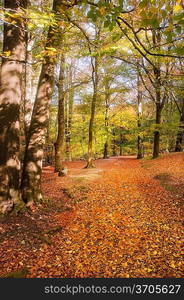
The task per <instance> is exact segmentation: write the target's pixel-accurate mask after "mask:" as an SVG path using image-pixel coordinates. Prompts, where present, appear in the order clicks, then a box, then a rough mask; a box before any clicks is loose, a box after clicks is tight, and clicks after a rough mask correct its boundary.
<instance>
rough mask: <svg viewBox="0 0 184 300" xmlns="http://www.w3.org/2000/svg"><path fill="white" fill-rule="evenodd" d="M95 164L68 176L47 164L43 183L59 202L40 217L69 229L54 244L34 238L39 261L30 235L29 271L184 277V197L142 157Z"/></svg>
mask: <svg viewBox="0 0 184 300" xmlns="http://www.w3.org/2000/svg"><path fill="white" fill-rule="evenodd" d="M95 164H96V168H94V169H90V170H86V169H83V167H84V165H85V163H84V162H72V163H69V164H68V165H69V175H68V176H67V177H62V178H61V177H60V178H58V177H57V176H56V174H53V168H51V167H48V168H45V170H44V175H43V188H44V191H45V195H46V196H47V197H52V198H53V199H54V206H53V207H52V206H51V207H50V210H49V212H47V210H46V208H45V210H43V211H42V215H40V217H39V218H38V217H34V216H33V217H32V219H34V220H35V222H39V226H41V227H43V228H44V226H50V227H52V226H55V225H61V226H62V228H63V229H62V231H61V232H58V233H56V234H54V235H53V236H52V237H51V238H52V245H47V244H39V243H38V244H37V245H35V244H34V240H33V241H32V240H31V241H30V243H32V250H33V251H32V254H31V256H32V260H31V259H30V257H29V259H28V253H29V246H28V245H27V242H26V237H24V240H25V245H24V247H25V248H26V247H27V248H26V249H27V250H26V249H24V255H23V256H22V258H20V259H21V261H22V265H24V264H25V262H26V264H27V265H28V268H29V272H30V273H29V275H28V277H162V278H163V277H182V276H183V272H182V258H181V243H182V241H181V235H182V228H183V227H182V221H181V220H182V216H181V202H180V200H181V199H180V200H179V199H178V200H177V201H176V197H175V195H173V194H172V193H171V192H170V191H168V190H166V189H165V188H164V187H163V186H162V185H161V184H160V181H159V180H158V179H154V178H153V176H151V175H150V173H149V172H148V170H147V169H146V168H143V166H142V162H141V161H139V160H136V158H134V157H117V158H110V159H107V160H97V161H96V162H95ZM158 168H159V164H158ZM61 199H64V200H61ZM61 203H62V205H61ZM47 209H48V208H47ZM35 214H38V212H36V213H35ZM36 220H37V221H36ZM38 220H39V221H38ZM37 226H38V224H37ZM19 251H20V249H19ZM26 251H27V252H26ZM26 253H27V254H26ZM17 255H19V254H18V250H17ZM27 260H28V262H27ZM16 266H18V265H16ZM14 268H15V266H14Z"/></svg>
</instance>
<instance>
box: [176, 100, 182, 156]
mask: <svg viewBox="0 0 184 300" xmlns="http://www.w3.org/2000/svg"><path fill="white" fill-rule="evenodd" d="M183 140H184V99H183V100H182V108H181V111H180V124H179V128H178V133H177V137H176V146H175V151H176V152H181V151H183Z"/></svg>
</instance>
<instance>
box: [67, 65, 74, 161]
mask: <svg viewBox="0 0 184 300" xmlns="http://www.w3.org/2000/svg"><path fill="white" fill-rule="evenodd" d="M72 81H73V74H72V69H70V70H69V91H68V110H67V112H68V113H67V122H66V123H67V127H66V159H67V161H71V160H72V153H71V134H72V119H73V104H74V87H73V86H72Z"/></svg>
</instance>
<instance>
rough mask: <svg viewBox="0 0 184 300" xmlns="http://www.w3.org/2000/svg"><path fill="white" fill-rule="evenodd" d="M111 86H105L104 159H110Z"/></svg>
mask: <svg viewBox="0 0 184 300" xmlns="http://www.w3.org/2000/svg"><path fill="white" fill-rule="evenodd" d="M109 96H110V95H109V85H108V82H106V84H105V132H106V141H105V144H104V153H103V158H104V159H106V158H108V153H109V151H108V150H109V116H108V113H109Z"/></svg>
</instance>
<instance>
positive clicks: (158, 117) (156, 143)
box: [153, 104, 162, 158]
mask: <svg viewBox="0 0 184 300" xmlns="http://www.w3.org/2000/svg"><path fill="white" fill-rule="evenodd" d="M161 112H162V109H161V106H160V105H159V104H157V105H156V126H157V129H156V130H155V132H154V141H153V158H157V157H158V156H159V151H160V128H158V127H159V125H160V124H161Z"/></svg>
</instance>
